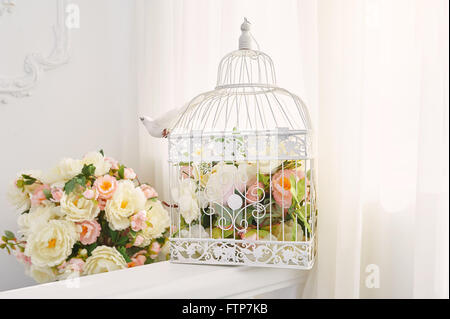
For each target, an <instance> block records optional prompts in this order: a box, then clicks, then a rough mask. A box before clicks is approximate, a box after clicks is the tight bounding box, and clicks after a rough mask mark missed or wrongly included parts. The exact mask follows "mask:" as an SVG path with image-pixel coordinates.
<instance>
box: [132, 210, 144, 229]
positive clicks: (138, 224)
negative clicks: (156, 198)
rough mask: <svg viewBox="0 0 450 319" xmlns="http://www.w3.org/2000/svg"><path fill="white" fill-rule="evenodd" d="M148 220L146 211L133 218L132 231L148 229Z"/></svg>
mask: <svg viewBox="0 0 450 319" xmlns="http://www.w3.org/2000/svg"><path fill="white" fill-rule="evenodd" d="M146 220H147V215H146V213H145V210H141V211H139V212H137V213H136V214H134V215H133V216H131V229H132V230H134V231H140V230H142V229H144V228H146V227H147V224H146V223H145V221H146Z"/></svg>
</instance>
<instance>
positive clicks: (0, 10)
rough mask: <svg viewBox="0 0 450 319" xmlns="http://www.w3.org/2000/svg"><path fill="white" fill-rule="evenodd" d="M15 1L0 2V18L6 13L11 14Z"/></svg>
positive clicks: (2, 0)
mask: <svg viewBox="0 0 450 319" xmlns="http://www.w3.org/2000/svg"><path fill="white" fill-rule="evenodd" d="M15 5H16V0H1V2H0V17H1V16H2V15H5V14H7V13H12V12H13V9H14V6H15Z"/></svg>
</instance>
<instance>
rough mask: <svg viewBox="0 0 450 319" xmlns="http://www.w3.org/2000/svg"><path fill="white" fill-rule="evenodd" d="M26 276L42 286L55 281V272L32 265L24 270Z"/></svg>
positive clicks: (50, 268) (45, 267) (44, 267)
mask: <svg viewBox="0 0 450 319" xmlns="http://www.w3.org/2000/svg"><path fill="white" fill-rule="evenodd" d="M26 274H27V275H28V276H30V277H31V278H33V279H34V280H36V281H37V282H38V283H40V284H43V283H46V282H51V281H55V280H56V279H57V272H56V270H55V269H54V268H52V267H47V266H43V267H41V266H36V265H32V266H30V267H29V268H28V269H27V270H26Z"/></svg>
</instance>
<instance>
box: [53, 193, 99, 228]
mask: <svg viewBox="0 0 450 319" xmlns="http://www.w3.org/2000/svg"><path fill="white" fill-rule="evenodd" d="M60 205H61V211H62V212H64V213H66V219H67V220H70V221H73V222H82V221H84V220H93V219H94V218H95V217H97V215H98V213H99V212H100V208H99V207H98V205H97V203H96V202H95V201H94V200H90V199H87V198H85V197H83V196H82V195H80V194H77V193H75V192H72V193H70V194H69V195H67V194H66V193H64V194H63V196H62V197H61V200H60Z"/></svg>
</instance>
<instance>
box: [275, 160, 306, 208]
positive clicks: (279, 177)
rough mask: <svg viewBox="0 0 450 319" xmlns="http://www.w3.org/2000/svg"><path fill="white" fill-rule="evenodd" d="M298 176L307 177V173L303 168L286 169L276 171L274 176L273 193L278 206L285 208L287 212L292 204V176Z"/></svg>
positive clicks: (297, 178) (297, 177)
mask: <svg viewBox="0 0 450 319" xmlns="http://www.w3.org/2000/svg"><path fill="white" fill-rule="evenodd" d="M292 175H295V176H296V180H300V179H302V178H304V177H305V173H304V172H303V171H301V170H293V169H286V170H284V171H283V170H280V171H278V172H276V173H275V174H274V175H273V176H272V194H273V198H274V200H275V202H276V203H277V204H278V206H280V207H282V208H283V211H284V212H285V213H286V212H287V211H288V209H289V207H291V205H292V193H291V181H290V177H291V176H292Z"/></svg>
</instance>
